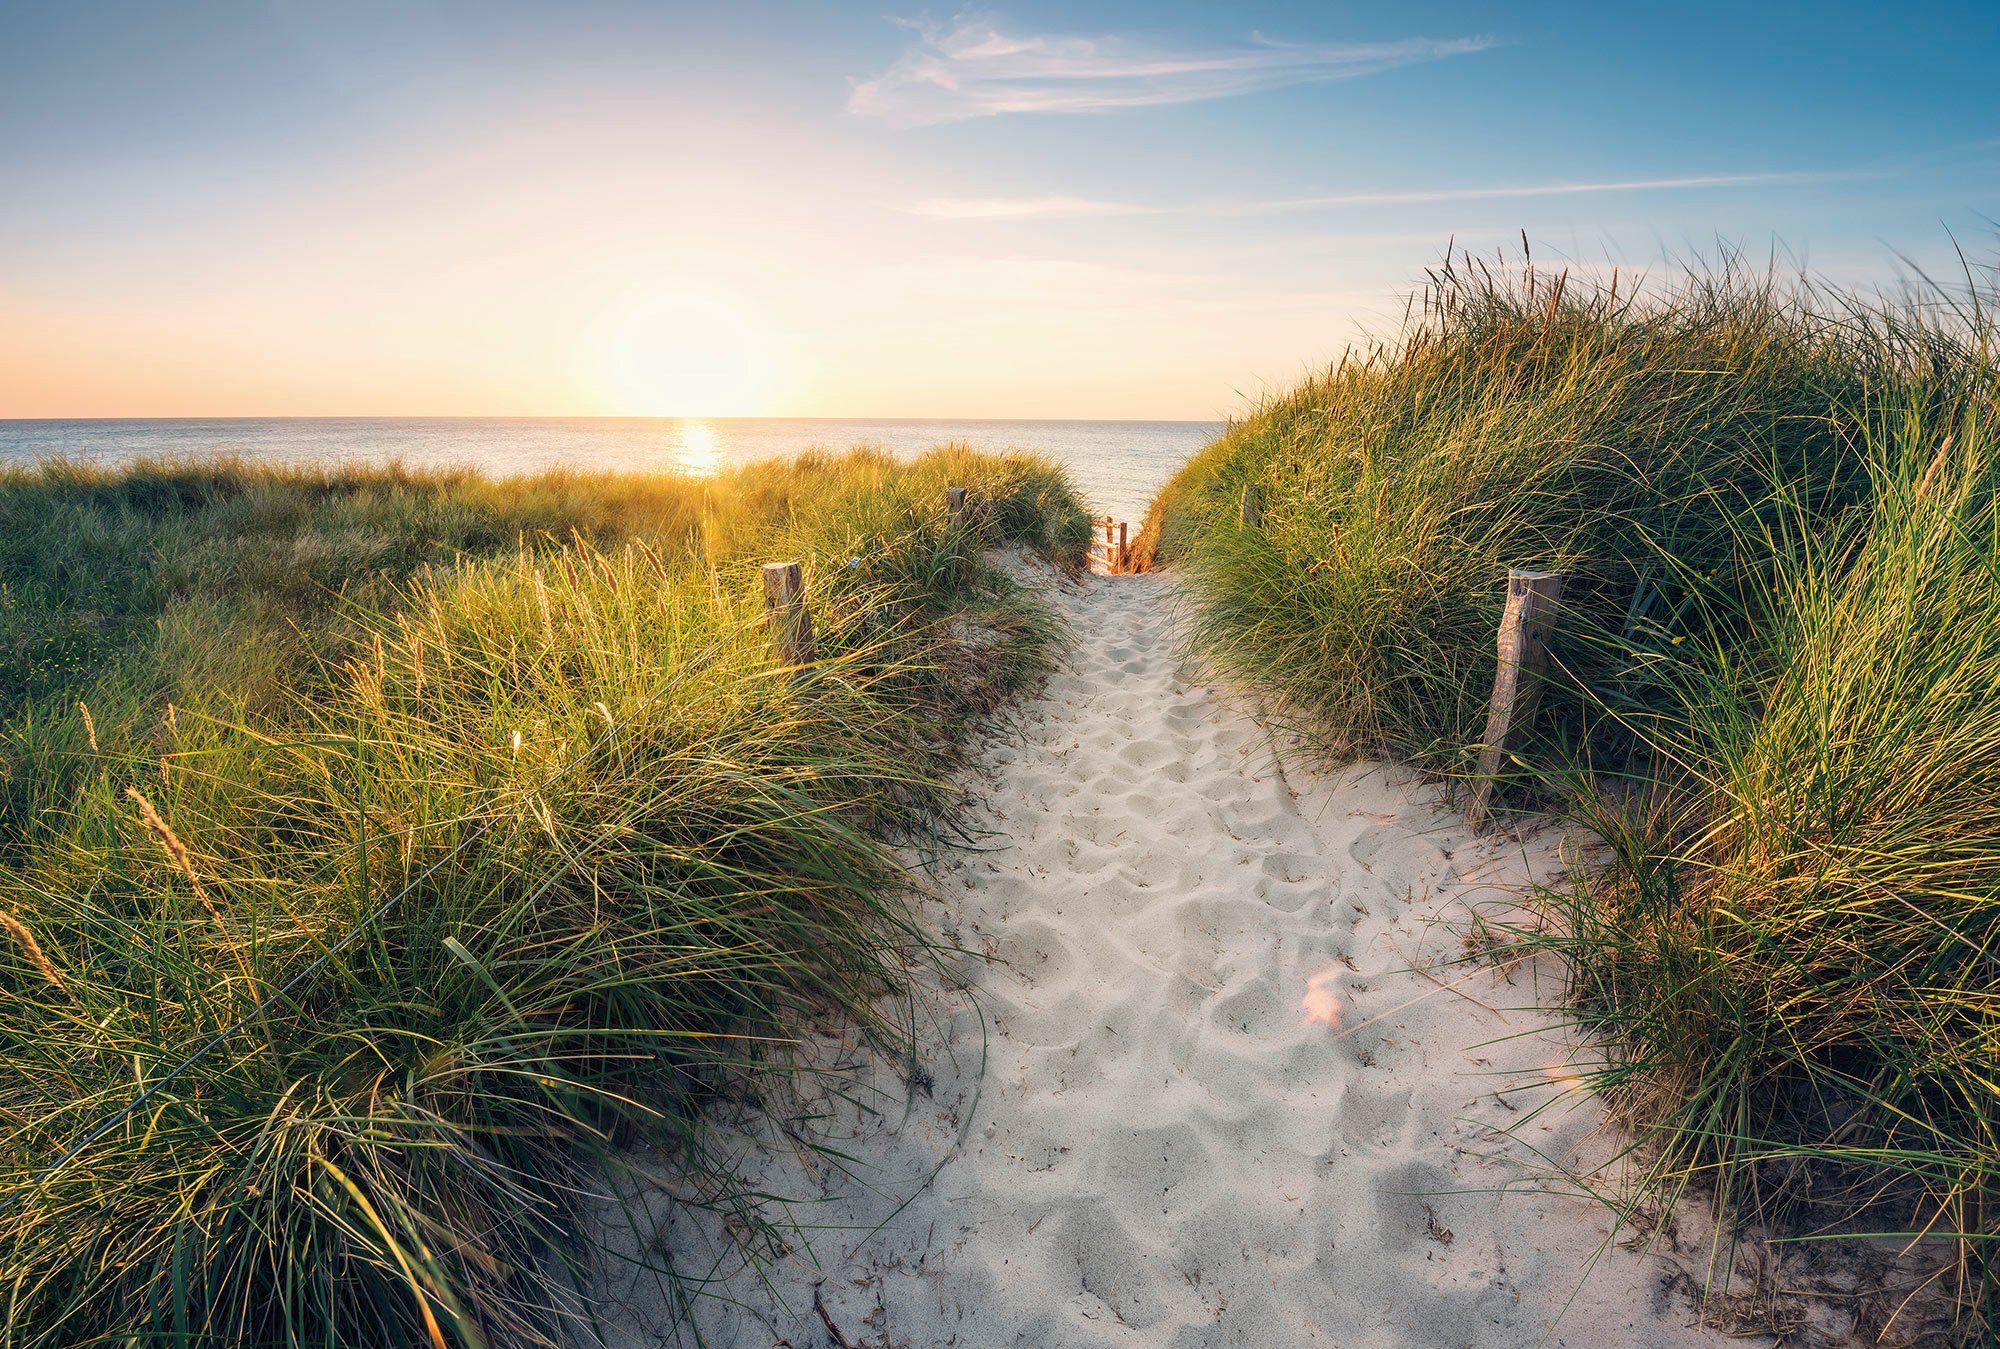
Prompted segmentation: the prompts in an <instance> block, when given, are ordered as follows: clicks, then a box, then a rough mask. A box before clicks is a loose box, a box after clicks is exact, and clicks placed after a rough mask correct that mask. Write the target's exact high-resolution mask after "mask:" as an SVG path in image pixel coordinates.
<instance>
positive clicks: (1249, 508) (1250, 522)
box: [1236, 482, 1264, 529]
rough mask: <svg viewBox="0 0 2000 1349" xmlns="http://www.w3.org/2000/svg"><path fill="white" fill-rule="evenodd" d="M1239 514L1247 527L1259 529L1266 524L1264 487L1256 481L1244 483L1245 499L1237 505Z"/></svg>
mask: <svg viewBox="0 0 2000 1349" xmlns="http://www.w3.org/2000/svg"><path fill="white" fill-rule="evenodd" d="M1236 509H1237V516H1238V518H1239V519H1241V520H1242V522H1243V527H1244V528H1245V529H1259V528H1262V527H1263V524H1264V489H1263V488H1261V487H1259V486H1258V485H1257V484H1256V483H1254V482H1246V483H1244V484H1243V500H1242V501H1241V503H1239V504H1238V506H1237V508H1236Z"/></svg>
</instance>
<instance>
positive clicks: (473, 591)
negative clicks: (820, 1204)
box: [0, 449, 1087, 1345]
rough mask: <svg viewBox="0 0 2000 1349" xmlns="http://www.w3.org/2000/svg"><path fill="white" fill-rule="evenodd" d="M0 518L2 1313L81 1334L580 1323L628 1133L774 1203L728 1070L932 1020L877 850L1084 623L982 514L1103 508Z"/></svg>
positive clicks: (327, 1338)
mask: <svg viewBox="0 0 2000 1349" xmlns="http://www.w3.org/2000/svg"><path fill="white" fill-rule="evenodd" d="M947 484H954V485H957V484H964V485H968V486H970V487H971V488H972V493H973V498H974V500H975V501H976V502H978V503H979V513H978V518H977V520H976V521H975V523H974V526H973V529H974V531H975V533H976V537H973V538H967V537H965V536H964V534H963V533H962V532H958V531H954V530H952V529H951V528H950V527H949V526H948V525H947V523H946V521H945V518H944V513H943V495H944V488H945V486H946V485H947ZM0 521H5V522H8V524H7V527H5V528H0V539H4V540H5V542H4V544H0V548H5V549H6V550H7V557H6V559H5V561H6V564H7V565H6V574H7V576H8V578H9V581H8V589H7V595H6V608H5V620H4V621H5V623H6V624H7V625H8V628H7V631H8V639H7V642H6V644H5V647H4V649H5V650H6V651H7V652H8V653H9V654H8V656H7V659H9V660H12V661H13V662H14V667H13V668H14V670H15V672H16V674H17V677H16V678H15V679H12V680H8V681H6V682H5V684H4V687H6V688H7V690H8V692H9V696H10V699H11V701H9V702H8V703H7V704H6V706H5V707H4V709H0V712H4V717H3V718H0V762H4V765H5V784H6V786H5V793H6V795H5V798H4V806H0V850H4V852H5V854H6V858H7V866H6V868H5V869H4V872H0V911H4V912H5V913H6V915H7V920H6V923H5V924H4V926H5V928H6V931H7V934H8V936H9V937H10V938H11V939H12V946H13V948H14V951H15V954H16V957H17V958H16V959H14V960H0V983H4V984H5V985H6V993H7V996H8V998H9V1000H10V1004H11V1007H12V1009H13V1011H12V1013H11V1014H10V1016H9V1017H8V1018H6V1020H5V1022H4V1025H0V1203H6V1204H7V1205H8V1209H7V1212H6V1214H5V1220H4V1222H0V1299H4V1301H5V1305H6V1307H7V1310H8V1316H7V1321H6V1324H7V1331H6V1335H5V1339H6V1342H7V1343H19V1344H63V1345H87V1344H99V1343H105V1344H108V1343H114V1342H115V1343H132V1342H146V1343H164V1342H172V1343H176V1344H186V1345H196V1344H216V1345H221V1344H229V1345H257V1344H281V1343H283V1344H290V1343H302V1342H310V1343H321V1344H353V1345H378V1344H420V1343H430V1344H443V1345H476V1344H500V1343H555V1342H558V1341H559V1340H560V1339H561V1338H562V1336H563V1335H564V1334H565V1333H567V1332H566V1331H565V1327H564V1323H563V1318H564V1317H565V1316H566V1315H570V1314H573V1313H570V1312H566V1311H565V1309H566V1308H573V1307H574V1306H575V1297H574V1285H575V1283H576V1281H577V1279H578V1278H579V1277H580V1275H581V1267H582V1264H583V1262H584V1260H585V1258H586V1255H587V1252H586V1251H585V1250H584V1247H583V1239H582V1234H581V1231H580V1229H579V1226H578V1224H577V1222H576V1221H575V1219H574V1211H575V1208H576V1200H577V1198H578V1196H580V1195H583V1194H586V1193H588V1192H590V1191H591V1190H593V1189H595V1188H601V1175H602V1172H601V1168H602V1167H603V1166H605V1165H606V1164H607V1163H612V1164H615V1161H616V1159H617V1157H618V1156H619V1154H620V1152H621V1151H622V1150H623V1149H625V1148H627V1147H630V1146H632V1145H634V1144H637V1143H640V1142H645V1143H648V1144H651V1145H654V1146H658V1147H661V1148H664V1149H665V1150H666V1151H667V1152H668V1154H669V1155H670V1156H672V1157H673V1158H674V1159H676V1161H677V1162H678V1164H679V1165H680V1166H681V1167H682V1168H683V1169H685V1170H686V1171H688V1172H689V1173H690V1174H693V1175H696V1176H703V1177H706V1178H707V1179H708V1183H709V1188H711V1189H712V1190H714V1191H716V1192H718V1193H720V1194H724V1195H731V1194H733V1195H734V1196H735V1197H734V1199H733V1200H732V1201H731V1202H733V1203H734V1204H735V1205H736V1206H737V1207H739V1208H740V1209H741V1210H742V1212H743V1213H744V1214H745V1215H746V1216H747V1217H748V1218H749V1220H750V1221H751V1223H752V1224H753V1229H754V1224H755V1222H756V1220H757V1217H756V1203H755V1198H754V1196H752V1195H747V1194H743V1193H741V1192H740V1191H739V1190H738V1189H737V1188H736V1187H734V1186H733V1182H732V1179H731V1176H730V1173H729V1169H728V1165H727V1161H726V1156H725V1153H724V1150H723V1149H721V1148H718V1147H717V1146H716V1145H715V1144H714V1143H713V1142H712V1141H711V1140H710V1139H709V1137H708V1135H707V1134H706V1132H705V1130H704V1127H703V1122H702V1121H703V1106H704V1103H705V1102H708V1101H710V1100H712V1099H713V1098H715V1097H716V1096H718V1095H719V1094H735V1095H739V1096H745V1097H750V1096H754V1095H755V1093H756V1084H757V1083H758V1081H759V1079H760V1078H761V1077H763V1076H765V1075H767V1074H770V1073H771V1072H772V1071H773V1069H774V1065H779V1064H782V1062H783V1061H784V1053H783V1050H784V1046H785V1045H786V1044H787V1043H788V1041H789V1040H790V1039H791V1037H792V1036H793V1034H794V1032H795V1031H796V1030H797V1028H799V1027H801V1026H803V1025H806V1024H809V1023H811V1022H814V1021H816V1020H818V1019H821V1018H824V1017H827V1016H845V1017H849V1018H853V1019H854V1020H856V1021H858V1022H859V1023H860V1024H861V1025H862V1027H863V1028H864V1029H865V1031H866V1032H867V1033H868V1034H870V1035H871V1036H873V1037H875V1038H876V1039H877V1040H879V1041H881V1042H883V1043H885V1044H887V1045H889V1046H892V1047H896V1046H899V1045H900V1043H901V1040H902V1038H903V1036H904V1034H905V1032H904V1029H903V1027H904V1025H905V1024H906V1019H905V1018H903V1017H902V1016H900V1015H899V1014H898V1013H897V1011H896V1001H897V998H898V997H899V995H900V994H901V993H902V992H903V991H904V990H905V988H906V987H907V980H908V978H909V975H910V971H911V970H912V968H913V967H914V966H916V965H917V964H920V963H921V962H923V961H925V960H926V959H928V958H929V957H928V950H929V947H928V942H927V939H926V938H925V937H924V935H923V934H922V933H921V932H920V931H919V930H918V929H917V928H916V927H915V925H914V923H913V921H912V919H911V917H910V911H909V907H908V895H909V890H910V885H911V879H910V877H909V876H908V874H907V873H906V871H905V869H904V867H903V866H902V864H901V863H900V862H899V861H898V858H897V856H896V854H895V853H894V852H892V850H891V846H892V844H893V843H895V842H896V841H898V840H906V839H907V840H924V839H930V838H935V837H938V836H939V835H940V833H941V832H945V831H948V830H949V829H950V827H951V817H952V810H953V804H954V802H953V798H952V796H951V793H950V792H949V791H948V789H947V788H946V787H945V786H944V785H943V784H944V781H945V778H946V776H947V774H948V772H949V770H950V769H951V768H952V766H953V765H954V764H955V763H956V762H957V758H958V755H959V752H960V748H961V746H962V745H963V743H964V742H965V738H966V735H967V733H968V731H969V729H970V727H971V725H972V722H973V719H974V718H976V717H977V716H978V715H979V714H981V713H982V712H983V711H985V710H988V709H990V708H991V707H992V706H993V705H994V704H995V703H996V701H997V700H998V699H999V698H1001V697H1003V696H1005V694H1006V693H1007V692H1008V691H1010V690H1013V689H1017V688H1019V687H1020V686H1021V685H1022V683H1023V682H1025V681H1027V680H1029V679H1032V678H1034V677H1035V676H1036V674H1037V673H1038V672H1039V671H1040V670H1041V669H1042V668H1043V666H1044V664H1045V662H1046V661H1047V659H1048V658H1049V654H1050V651H1051V645H1052V640H1053V637H1054V629H1053V626H1052V622H1051V620H1050V618H1049V617H1048V616H1047V615H1046V614H1045V613H1043V612H1042V611H1040V610H1039V609H1037V608H1036V607H1035V606H1034V605H1032V604H1031V603H1030V602H1029V601H1028V599H1027V598H1026V597H1025V596H1024V594H1023V593H1022V592H1021V591H1020V590H1019V589H1018V588H1017V587H1015V586H1013V585H1011V584H1010V583H1008V582H1007V581H1006V580H1005V579H1004V578H1003V577H1001V576H1000V575H998V574H997V573H995V572H993V571H992V570H991V569H989V568H987V567H985V566H984V565H983V564H981V563H979V562H978V561H977V557H976V554H977V551H978V548H979V546H980V545H981V544H983V543H990V544H999V543H1009V542H1012V543H1020V544H1023V545H1025V546H1028V547H1031V548H1034V549H1037V550H1039V551H1041V552H1042V553H1044V554H1045V555H1047V556H1050V557H1051V558H1053V559H1054V560H1056V561H1058V562H1059V563H1061V564H1063V565H1067V566H1077V565H1080V560H1081V551H1082V544H1083V541H1084V539H1085V537H1086V535H1087V517H1086V515H1085V512H1084V511H1083V509H1082V508H1081V506H1080V505H1079V503H1078V501H1077V499H1076V497H1075V495H1074V493H1073V492H1072V491H1071V490H1070V488H1069V486H1068V484H1067V482H1066V481H1065V479H1064V478H1063V476H1062V475H1061V473H1060V471H1059V470H1056V469H1053V468H1050V467H1048V466H1046V465H1044V464H1041V463H1039V462H1037V461H1033V460H1028V459H1022V458H997V457H988V456H979V455H974V454H971V453H969V452H966V451H964V450H959V449H947V450H944V451H940V452H938V453H935V454H932V455H929V456H926V457H925V458H923V459H920V460H918V461H915V462H913V463H899V462H897V461H894V460H892V459H890V458H888V457H887V456H885V455H880V454H875V453H868V452H859V453H854V454H849V455H827V454H819V455H810V456H805V457H802V458H800V459H798V460H796V461H793V462H791V463H787V464H772V465H764V466H758V467H755V468H752V469H746V470H741V471H739V472H736V473H732V474H728V475H724V476H723V477H721V478H718V479H715V480H712V481H707V482H699V481H691V480H686V479H678V478H669V477H655V478H646V477H633V476H604V477H581V476H574V475H555V476H549V477H544V478H536V479H517V480H503V481H489V480H486V479H482V478H478V477H476V476H473V475H467V474H415V473H410V472H406V471H403V470H387V471H383V472H380V473H376V472H363V471H345V470H342V471H337V472H328V473H311V472H293V471H280V470H268V469H258V468H253V467H250V466H247V465H243V464H234V463H228V462H201V463H187V464H157V465H142V466H139V467H137V468H135V469H133V470H130V471H129V472H116V473H114V472H97V471H92V470H86V469H82V468H79V467H76V466H71V465H60V464H58V465H49V466H44V467H42V468H39V469H35V470H27V471H16V472H13V473H10V474H7V475H4V476H0ZM772 557H787V558H796V559H799V560H800V561H802V562H803V564H804V566H805V570H806V574H807V586H808V594H809V596H810V598H811V603H812V604H813V606H814V608H815V621H816V624H817V626H818V631H819V639H820V648H819V649H820V654H821V659H820V660H819V662H818V663H817V664H816V665H815V666H813V667H812V668H810V669H808V670H806V671H803V672H793V671H788V670H786V669H784V668H782V667H781V666H780V665H779V664H778V661H777V658H776V655H775V652H774V651H773V649H772V644H771V641H770V637H769V633H768V628H767V624H766V622H765V619H764V616H763V612H762V600H761V597H760V595H759V594H758V592H757V588H756V569H757V564H758V563H759V562H761V561H764V560H768V559H770V558H772ZM968 559H970V561H968ZM84 704H87V705H88V707H89V709H90V714H89V719H88V720H87V719H86V716H85V714H84V713H83V712H82V711H81V708H82V705H84ZM37 938H39V941H38V940H37ZM48 950H55V951H59V952H60V953H61V960H62V972H61V973H60V974H58V973H57V970H56V966H55V964H54V963H53V962H52V961H51V960H50V958H49V956H48V955H47V954H46V951H48ZM191 1055H198V1057H195V1058H193V1060H192V1062H186V1061H187V1060H188V1059H189V1057H190V1056H191ZM184 1063H185V1064H186V1066H185V1067H184V1068H177V1066H178V1065H183V1064H184ZM139 1100H143V1101H144V1105H143V1107H142V1108H140V1109H137V1110H131V1107H132V1104H133V1103H134V1102H135V1101H139ZM121 1111H129V1112H130V1113H127V1114H122V1115H121V1113H120V1112H121ZM106 1120H109V1121H112V1122H113V1123H112V1127H110V1128H109V1129H108V1130H107V1131H106V1132H103V1133H102V1134H101V1135H99V1136H95V1137H92V1138H90V1141H89V1143H88V1146H85V1147H83V1148H82V1150H81V1151H78V1152H76V1153H75V1155H74V1157H73V1158H71V1159H70V1160H68V1161H67V1162H66V1163H65V1164H64V1165H62V1166H61V1167H59V1168H58V1169H56V1170H55V1171H54V1173H53V1174H52V1175H51V1174H47V1172H48V1169H49V1167H50V1165H51V1164H52V1163H53V1162H55V1161H56V1159H58V1158H60V1157H63V1156H64V1154H65V1151H66V1150H67V1149H69V1148H71V1147H72V1146H74V1145H75V1143H76V1142H77V1140H79V1139H82V1138H85V1137H88V1136H89V1135H88V1134H87V1133H86V1131H88V1130H90V1129H92V1128H93V1127H94V1126H96V1125H97V1124H98V1123H99V1122H101V1121H106ZM570 1329H572V1330H573V1329H574V1327H571V1328H570Z"/></svg>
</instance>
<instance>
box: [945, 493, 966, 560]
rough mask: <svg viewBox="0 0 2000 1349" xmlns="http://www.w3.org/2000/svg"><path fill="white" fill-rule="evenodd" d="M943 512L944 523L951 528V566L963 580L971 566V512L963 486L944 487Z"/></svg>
mask: <svg viewBox="0 0 2000 1349" xmlns="http://www.w3.org/2000/svg"><path fill="white" fill-rule="evenodd" d="M944 513H945V520H946V523H947V524H948V526H949V527H950V529H951V560H952V567H953V569H954V570H955V571H956V572H957V574H958V578H959V579H960V580H964V579H965V573H966V571H967V570H968V569H969V568H970V567H971V566H972V551H971V540H970V538H969V530H970V526H971V523H972V513H971V511H970V510H968V509H967V508H966V504H965V489H964V488H963V487H947V488H945V489H944Z"/></svg>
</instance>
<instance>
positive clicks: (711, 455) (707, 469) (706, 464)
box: [674, 421, 722, 478]
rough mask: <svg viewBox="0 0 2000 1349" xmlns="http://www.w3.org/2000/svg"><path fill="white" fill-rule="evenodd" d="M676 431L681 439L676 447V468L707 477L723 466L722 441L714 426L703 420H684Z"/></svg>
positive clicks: (696, 475)
mask: <svg viewBox="0 0 2000 1349" xmlns="http://www.w3.org/2000/svg"><path fill="white" fill-rule="evenodd" d="M675 432H676V435H677V436H678V437H679V441H680V443H679V444H678V445H677V446H676V447H675V449H674V467H675V468H678V469H679V470H680V471H681V472H683V473H691V474H693V475H694V476H695V477H697V478H706V477H707V476H708V475H709V474H711V473H713V472H715V470H717V469H718V468H721V467H722V442H721V440H720V439H718V438H717V436H716V434H715V428H714V427H712V426H710V425H709V424H708V423H707V422H703V421H683V422H682V423H681V424H680V425H679V426H678V427H677V428H675Z"/></svg>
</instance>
